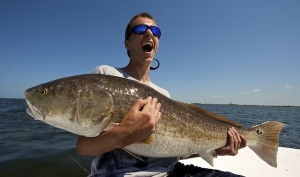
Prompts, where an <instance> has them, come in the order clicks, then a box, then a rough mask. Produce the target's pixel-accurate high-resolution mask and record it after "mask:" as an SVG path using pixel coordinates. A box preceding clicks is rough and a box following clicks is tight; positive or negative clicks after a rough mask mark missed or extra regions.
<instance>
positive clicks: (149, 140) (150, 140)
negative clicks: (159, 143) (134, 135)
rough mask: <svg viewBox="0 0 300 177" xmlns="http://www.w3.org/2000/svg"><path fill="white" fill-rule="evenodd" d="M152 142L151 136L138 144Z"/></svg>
mask: <svg viewBox="0 0 300 177" xmlns="http://www.w3.org/2000/svg"><path fill="white" fill-rule="evenodd" d="M153 141H154V137H153V136H149V137H148V138H146V139H144V140H143V141H141V142H139V143H143V144H151V143H152V142H153Z"/></svg>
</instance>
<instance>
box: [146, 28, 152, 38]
mask: <svg viewBox="0 0 300 177" xmlns="http://www.w3.org/2000/svg"><path fill="white" fill-rule="evenodd" d="M145 36H147V37H152V36H153V33H152V31H151V30H150V29H149V28H148V29H147V31H146V32H145Z"/></svg>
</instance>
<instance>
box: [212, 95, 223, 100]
mask: <svg viewBox="0 0 300 177" xmlns="http://www.w3.org/2000/svg"><path fill="white" fill-rule="evenodd" d="M223 97H224V96H221V95H219V96H210V98H212V99H216V98H223Z"/></svg>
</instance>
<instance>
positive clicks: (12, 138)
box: [0, 99, 300, 177]
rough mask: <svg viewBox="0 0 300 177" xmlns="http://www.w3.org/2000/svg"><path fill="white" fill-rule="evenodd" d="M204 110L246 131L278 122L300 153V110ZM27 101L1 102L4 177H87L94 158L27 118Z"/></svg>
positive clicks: (284, 142)
mask: <svg viewBox="0 0 300 177" xmlns="http://www.w3.org/2000/svg"><path fill="white" fill-rule="evenodd" d="M200 106H201V107H203V108H205V109H207V110H210V111H213V112H215V113H218V114H221V115H224V116H226V117H228V118H230V119H233V120H236V121H238V122H239V123H241V124H242V125H244V126H245V127H251V126H253V125H256V124H260V123H262V122H265V121H270V120H277V121H281V122H283V123H285V124H287V127H286V128H284V129H283V131H282V133H281V138H280V146H284V147H290V148H297V149H300V140H299V137H300V107H273V106H239V105H208V104H207V105H206V104H201V105H200ZM26 107H27V105H26V103H25V100H24V99H0V176H1V177H17V176H18V177H21V176H30V177H65V176H72V177H77V176H78V177H83V176H87V175H88V172H89V170H90V163H91V160H92V157H81V156H79V155H77V154H76V151H75V146H76V139H77V137H76V135H73V134H71V133H68V132H65V131H63V130H59V129H54V128H53V127H51V126H49V125H46V124H45V123H42V122H40V121H35V120H34V119H33V118H31V117H30V116H29V115H27V113H26V111H25V109H26Z"/></svg>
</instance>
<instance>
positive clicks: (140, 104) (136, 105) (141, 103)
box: [130, 97, 151, 111]
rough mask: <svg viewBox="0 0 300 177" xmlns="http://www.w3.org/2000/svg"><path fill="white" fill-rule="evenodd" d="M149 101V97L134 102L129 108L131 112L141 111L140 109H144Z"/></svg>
mask: <svg viewBox="0 0 300 177" xmlns="http://www.w3.org/2000/svg"><path fill="white" fill-rule="evenodd" d="M150 100H151V97H148V98H146V99H137V100H136V101H135V102H134V104H133V105H132V106H131V108H130V109H131V110H132V111H140V110H142V108H143V107H144V106H146V105H147V104H148V103H149V101H150Z"/></svg>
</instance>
